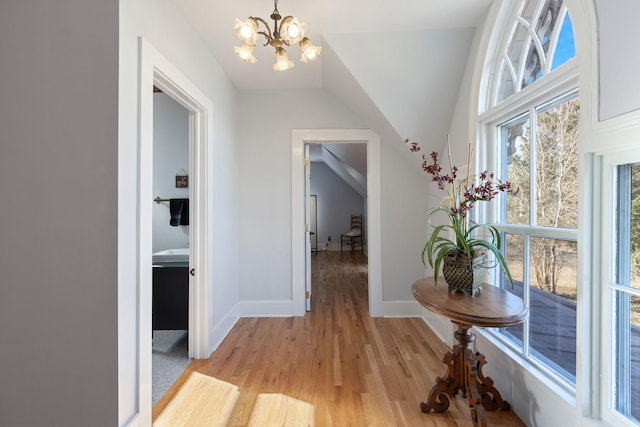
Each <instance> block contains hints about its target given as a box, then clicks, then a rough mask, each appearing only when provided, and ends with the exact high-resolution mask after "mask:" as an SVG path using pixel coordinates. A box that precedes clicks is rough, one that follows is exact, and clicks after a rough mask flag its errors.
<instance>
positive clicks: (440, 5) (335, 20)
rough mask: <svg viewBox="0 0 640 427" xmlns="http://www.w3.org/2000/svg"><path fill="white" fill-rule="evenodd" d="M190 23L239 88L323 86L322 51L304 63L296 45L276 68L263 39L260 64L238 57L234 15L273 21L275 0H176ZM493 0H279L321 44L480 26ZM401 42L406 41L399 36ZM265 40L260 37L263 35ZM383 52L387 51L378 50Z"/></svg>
mask: <svg viewBox="0 0 640 427" xmlns="http://www.w3.org/2000/svg"><path fill="white" fill-rule="evenodd" d="M174 1H175V3H176V4H177V5H178V8H179V9H180V10H181V11H182V13H183V14H184V15H185V17H186V18H187V19H188V20H189V21H190V22H191V24H192V25H193V26H194V28H195V29H196V31H197V32H198V33H199V34H200V35H201V37H202V39H203V40H204V42H205V43H206V45H207V46H208V48H209V49H210V51H211V52H212V53H213V55H214V57H215V58H216V59H217V61H218V62H219V63H220V65H221V66H222V68H223V69H224V70H225V72H226V73H227V75H228V76H229V78H230V79H231V80H232V82H233V83H234V84H235V86H236V87H237V88H238V89H284V88H309V87H321V86H322V82H323V76H322V73H323V66H322V55H321V56H320V58H319V60H318V61H316V62H313V63H307V64H303V63H301V62H299V56H300V51H299V48H298V47H297V46H291V47H289V48H288V49H287V52H288V55H289V58H290V59H291V60H292V61H294V62H295V63H296V65H295V67H294V68H293V69H291V70H288V71H286V72H275V71H273V69H272V68H271V65H272V64H273V62H274V58H275V55H274V49H273V48H272V47H270V46H267V47H263V46H262V45H260V44H258V46H256V48H255V50H254V55H255V56H256V58H257V59H258V62H257V63H255V64H248V63H245V62H243V61H241V60H240V59H238V58H237V57H236V55H235V53H234V51H233V46H236V45H239V44H240V43H239V40H238V39H237V37H236V36H235V34H234V31H233V24H234V20H235V18H240V19H243V20H244V19H246V18H247V17H249V16H257V17H260V18H263V19H265V20H266V21H268V22H269V21H270V19H269V16H270V15H271V12H272V11H273V1H271V0H231V1H221V0H174ZM491 1H492V0H394V1H393V2H391V1H383V0H322V1H318V0H280V1H279V2H278V10H279V11H280V14H281V15H282V16H287V15H293V16H296V17H298V18H299V19H300V20H302V21H304V22H306V23H307V25H308V27H309V30H308V32H307V35H308V36H309V38H310V39H311V40H312V42H313V43H314V44H316V45H323V44H324V36H325V35H327V36H328V35H331V34H346V33H380V34H386V35H387V36H389V37H390V38H392V37H393V34H392V33H394V32H410V31H421V30H426V29H437V28H463V27H475V26H476V25H477V24H478V22H479V21H480V20H481V19H482V18H483V17H484V16H485V14H486V11H487V10H488V6H489V4H490V3H491ZM396 38H397V43H399V44H401V43H403V40H402V38H401V37H396ZM259 42H260V40H259ZM379 54H380V55H384V52H379Z"/></svg>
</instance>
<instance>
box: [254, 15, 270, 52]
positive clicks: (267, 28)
mask: <svg viewBox="0 0 640 427" xmlns="http://www.w3.org/2000/svg"><path fill="white" fill-rule="evenodd" d="M249 19H253V20H254V21H256V22H259V23H261V24H262V25H263V26H264V28H266V30H267V32H266V33H265V32H264V31H258V34H262V35H263V36H265V37H266V39H267V44H269V42H270V41H271V40H272V39H273V37H272V36H271V28H269V24H267V23H266V21H265V20H264V19H262V18H258V17H257V16H251V17H249ZM267 44H265V46H266V45H267Z"/></svg>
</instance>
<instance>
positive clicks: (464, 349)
mask: <svg viewBox="0 0 640 427" xmlns="http://www.w3.org/2000/svg"><path fill="white" fill-rule="evenodd" d="M411 292H412V293H413V296H414V297H415V298H416V300H417V301H418V302H419V303H420V304H421V305H422V306H423V307H425V308H427V309H429V310H430V311H432V312H434V313H436V314H438V315H440V316H442V317H444V318H447V319H449V320H451V321H452V322H453V323H455V324H456V325H457V326H458V329H457V330H456V331H455V333H454V334H453V336H454V337H455V338H456V340H457V341H458V344H457V345H454V346H453V349H452V351H448V352H447V353H445V355H444V357H443V359H442V362H443V363H444V364H445V365H447V372H446V373H445V376H444V377H438V378H436V384H435V385H434V386H433V387H432V388H431V391H430V392H429V397H428V399H427V401H426V402H422V403H420V408H421V409H422V412H424V413H425V414H427V413H429V411H431V410H433V411H435V412H444V411H446V410H447V409H448V408H449V398H453V397H454V396H455V395H456V394H457V393H458V391H462V395H463V397H468V398H469V408H470V410H471V420H472V421H473V425H474V426H482V427H485V426H486V425H487V422H486V420H485V415H484V410H485V409H486V410H487V411H496V410H498V409H501V410H503V411H509V410H510V409H511V405H510V404H509V402H507V401H505V400H503V399H502V396H500V393H499V392H498V390H496V388H495V387H494V386H493V380H492V379H491V378H489V377H485V376H484V375H483V374H482V367H483V366H484V365H485V364H486V363H487V362H486V359H485V357H484V355H483V354H481V353H479V352H476V353H474V352H473V350H472V349H471V344H472V343H473V341H474V340H475V335H474V334H473V332H471V331H470V329H471V327H473V326H482V327H487V328H504V327H507V326H513V325H517V324H519V323H522V322H523V321H524V319H525V318H526V317H527V314H528V310H527V308H526V307H525V305H524V303H523V301H522V299H520V298H519V297H518V296H516V295H514V294H512V293H509V292H507V291H505V290H504V289H500V288H497V287H495V286H491V285H488V284H484V285H483V286H482V293H481V294H479V295H476V296H475V297H470V296H467V295H464V294H461V293H452V292H449V288H448V286H447V284H446V283H445V282H444V280H441V281H439V282H438V285H437V286H435V284H434V280H433V277H425V278H423V279H420V280H418V281H416V282H415V283H414V284H413V285H412V286H411Z"/></svg>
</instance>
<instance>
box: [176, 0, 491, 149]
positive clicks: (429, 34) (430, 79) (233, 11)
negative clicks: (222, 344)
mask: <svg viewBox="0 0 640 427" xmlns="http://www.w3.org/2000/svg"><path fill="white" fill-rule="evenodd" d="M174 1H175V3H176V4H177V5H178V7H179V9H180V10H181V11H182V13H183V14H184V15H185V17H186V18H187V20H188V21H189V22H191V24H192V25H193V27H194V28H195V29H196V31H197V32H198V33H199V34H200V36H201V38H202V39H203V41H204V42H205V43H206V45H207V47H208V48H209V50H210V51H211V52H212V54H213V56H214V57H215V58H216V59H217V61H218V62H219V63H220V65H221V67H222V68H223V69H224V70H225V72H226V74H227V75H228V76H229V79H230V80H231V81H232V82H233V83H234V84H235V86H236V87H237V88H238V89H239V90H279V89H295V88H324V89H326V90H328V91H330V92H331V93H333V94H334V95H335V96H336V97H338V98H339V99H341V100H342V101H343V102H344V103H345V104H346V105H347V106H349V107H350V108H351V109H352V110H353V111H356V112H358V113H359V114H360V115H362V117H363V118H364V120H365V122H366V123H368V124H369V125H370V127H371V128H372V129H374V130H376V131H377V132H379V133H381V134H382V135H383V138H384V136H387V137H389V138H393V139H396V138H397V139H400V138H402V139H404V138H406V137H410V138H412V139H418V140H420V141H421V143H422V145H423V148H425V149H428V150H430V149H435V150H439V149H441V148H442V146H443V143H444V141H445V140H446V135H447V132H448V131H449V126H450V124H451V119H452V116H453V113H454V110H455V106H456V102H457V99H458V92H459V88H460V85H461V84H462V80H463V76H464V72H465V68H466V67H467V62H468V59H469V53H470V49H471V45H472V42H473V37H474V33H475V30H476V28H477V27H478V26H481V25H482V23H483V22H484V18H485V16H486V13H487V11H488V8H489V6H490V4H491V1H492V0H394V1H393V2H389V1H383V0H322V1H317V0H280V1H279V2H278V10H279V11H280V13H281V15H282V16H287V15H293V16H296V17H298V18H299V19H300V20H302V21H304V22H306V23H307V25H308V32H307V35H308V37H309V38H310V39H311V40H312V41H313V43H314V44H316V45H321V46H322V47H323V51H322V54H321V55H320V58H319V59H318V60H317V61H315V62H311V63H306V64H304V63H301V62H300V61H299V56H300V50H299V48H298V47H297V46H291V47H288V48H287V53H288V54H289V58H290V59H291V60H292V61H294V62H295V64H296V65H295V66H294V68H293V69H291V70H288V71H284V72H275V71H274V70H273V69H272V68H271V65H272V64H273V63H274V62H275V55H274V49H273V48H272V47H270V46H267V47H263V46H262V43H264V40H262V39H260V40H259V41H258V45H257V46H256V48H255V50H254V55H255V56H256V58H257V59H258V61H257V62H256V63H255V64H248V63H245V62H243V61H241V60H240V59H239V58H238V57H236V55H235V53H234V51H233V47H234V46H238V45H240V41H239V40H238V39H237V37H236V35H235V33H234V31H233V24H234V20H235V18H240V19H242V20H244V19H246V18H247V17H249V16H257V17H260V18H263V19H265V20H266V21H267V22H269V21H270V19H269V16H270V15H271V12H272V11H273V8H274V3H273V1H272V0H233V1H221V0H174ZM400 145H401V144H400ZM401 148H403V147H401Z"/></svg>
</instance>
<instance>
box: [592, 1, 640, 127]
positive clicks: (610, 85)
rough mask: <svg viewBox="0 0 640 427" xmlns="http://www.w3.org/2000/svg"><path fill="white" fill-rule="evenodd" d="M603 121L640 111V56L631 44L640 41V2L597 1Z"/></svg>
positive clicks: (601, 112)
mask: <svg viewBox="0 0 640 427" xmlns="http://www.w3.org/2000/svg"><path fill="white" fill-rule="evenodd" d="M594 3H595V5H596V9H597V10H596V12H597V15H598V41H599V50H598V69H599V82H600V83H599V89H600V120H607V119H610V118H613V117H616V116H619V115H621V114H624V113H628V112H631V111H634V110H637V109H639V108H640V80H639V79H638V70H639V69H640V55H637V54H636V49H634V48H630V47H629V43H634V42H635V41H636V40H638V39H640V28H639V27H638V19H637V17H638V16H639V15H640V2H638V1H637V0H596V1H594Z"/></svg>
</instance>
